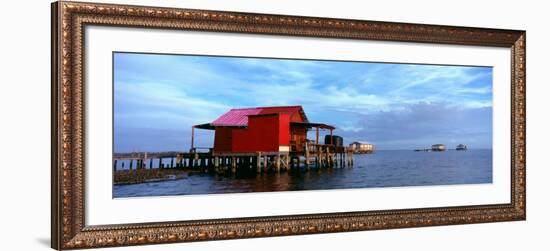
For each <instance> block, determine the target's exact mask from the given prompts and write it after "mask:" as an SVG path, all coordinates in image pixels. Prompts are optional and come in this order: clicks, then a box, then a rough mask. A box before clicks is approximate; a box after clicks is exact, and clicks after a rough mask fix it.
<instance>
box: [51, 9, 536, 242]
mask: <svg viewBox="0 0 550 251" xmlns="http://www.w3.org/2000/svg"><path fill="white" fill-rule="evenodd" d="M86 25H108V26H125V27H138V28H158V29H177V30H197V31H215V32H236V33H256V34H272V35H291V36H310V37H319V38H341V39H366V40H381V41H402V42H422V43H439V44H457V45H478V46H496V47H506V48H510V49H511V51H512V60H511V64H512V65H511V69H512V71H511V77H512V78H511V80H512V88H511V93H512V95H511V97H512V107H511V112H512V116H511V122H512V130H511V135H512V140H511V141H512V142H511V145H512V147H511V153H512V154H511V158H512V159H511V160H512V162H511V163H512V166H511V177H512V179H511V185H512V186H511V188H512V189H511V203H510V204H498V205H478V206H458V207H444V208H426V209H400V210H383V211H365V212H335V213H327V214H308V215H292V216H273V217H251V218H233V219H223V220H217V219H213V220H197V221H181V222H159V223H135V224H123V225H105V226H86V225H85V223H84V222H85V221H84V217H85V214H84V209H85V204H84V169H85V166H84V158H85V156H84V147H85V144H84V141H85V138H84V136H83V135H84V120H85V119H86V118H85V116H84V113H83V111H84V106H85V105H86V104H85V100H84V93H83V85H84V83H83V75H84V74H85V72H84V68H83V62H84V57H85V56H86V55H83V51H84V50H83V47H84V33H83V31H84V28H85V26H86ZM525 46H526V45H525V31H516V30H498V29H484V28H470V27H452V26H439V25H425V24H407V23H389V22H376V21H360V20H345V19H331V18H316V17H297V16H284V15H267V14H250V13H234V12H220V11H208V10H190V9H173V8H157V7H142V6H126V5H112V4H92V3H77V2H56V3H53V4H52V80H51V81H52V93H51V95H52V163H51V164H52V176H51V178H52V242H51V243H52V244H51V245H52V247H53V248H55V249H74V248H95V247H106V246H124V245H137V244H154V243H170V242H187V241H202V240H220V239H233V238H250V237H267V236H282V235H296V234H314V233H328V232H340V231H360V230H375V229H391V228H405V227H423V226H437V225H451V224H468V223H482V222H498V221H514V220H525V218H526V184H525V177H526V174H525V163H526V159H525V156H526V153H525V146H526V145H525V143H526V142H525V141H526V136H525V133H526V128H525V124H526V121H525V119H526V114H525V112H526V109H525V105H526V104H525V100H526V98H525V97H526V95H525V91H526V89H525V86H526V84H525V80H526V76H525V57H526V55H525V51H526V49H525Z"/></svg>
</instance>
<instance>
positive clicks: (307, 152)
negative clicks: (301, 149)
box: [305, 141, 309, 169]
mask: <svg viewBox="0 0 550 251" xmlns="http://www.w3.org/2000/svg"><path fill="white" fill-rule="evenodd" d="M305 157H306V160H305V165H306V168H307V169H309V145H308V144H307V141H306V154H305Z"/></svg>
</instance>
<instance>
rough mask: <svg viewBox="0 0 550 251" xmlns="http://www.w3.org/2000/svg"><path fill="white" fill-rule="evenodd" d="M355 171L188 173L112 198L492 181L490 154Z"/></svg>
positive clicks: (405, 155) (381, 158) (392, 154)
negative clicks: (184, 175) (176, 178)
mask: <svg viewBox="0 0 550 251" xmlns="http://www.w3.org/2000/svg"><path fill="white" fill-rule="evenodd" d="M354 158H355V165H354V167H353V168H348V167H345V168H323V169H316V168H310V169H306V168H301V169H296V170H291V171H288V172H281V173H267V174H256V173H255V172H253V171H250V172H238V173H236V174H214V175H213V174H208V173H203V172H189V173H188V174H187V176H186V177H184V178H182V179H178V180H171V181H163V182H155V183H142V184H132V185H117V186H114V197H133V196H160V195H185V194H219V193H243V192H270V191H297V190H318V189H343V188H366V187H395V186H422V185H447V184H479V183H491V182H492V150H468V151H446V152H413V151H378V152H377V153H375V154H369V155H356V156H354Z"/></svg>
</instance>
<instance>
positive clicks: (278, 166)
mask: <svg viewBox="0 0 550 251" xmlns="http://www.w3.org/2000/svg"><path fill="white" fill-rule="evenodd" d="M275 168H276V169H277V172H280V171H281V154H280V153H278V154H277V156H276V157H275Z"/></svg>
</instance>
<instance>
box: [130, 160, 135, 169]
mask: <svg viewBox="0 0 550 251" xmlns="http://www.w3.org/2000/svg"><path fill="white" fill-rule="evenodd" d="M133 162H134V160H133V159H130V170H132V165H133V164H132V163H133Z"/></svg>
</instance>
